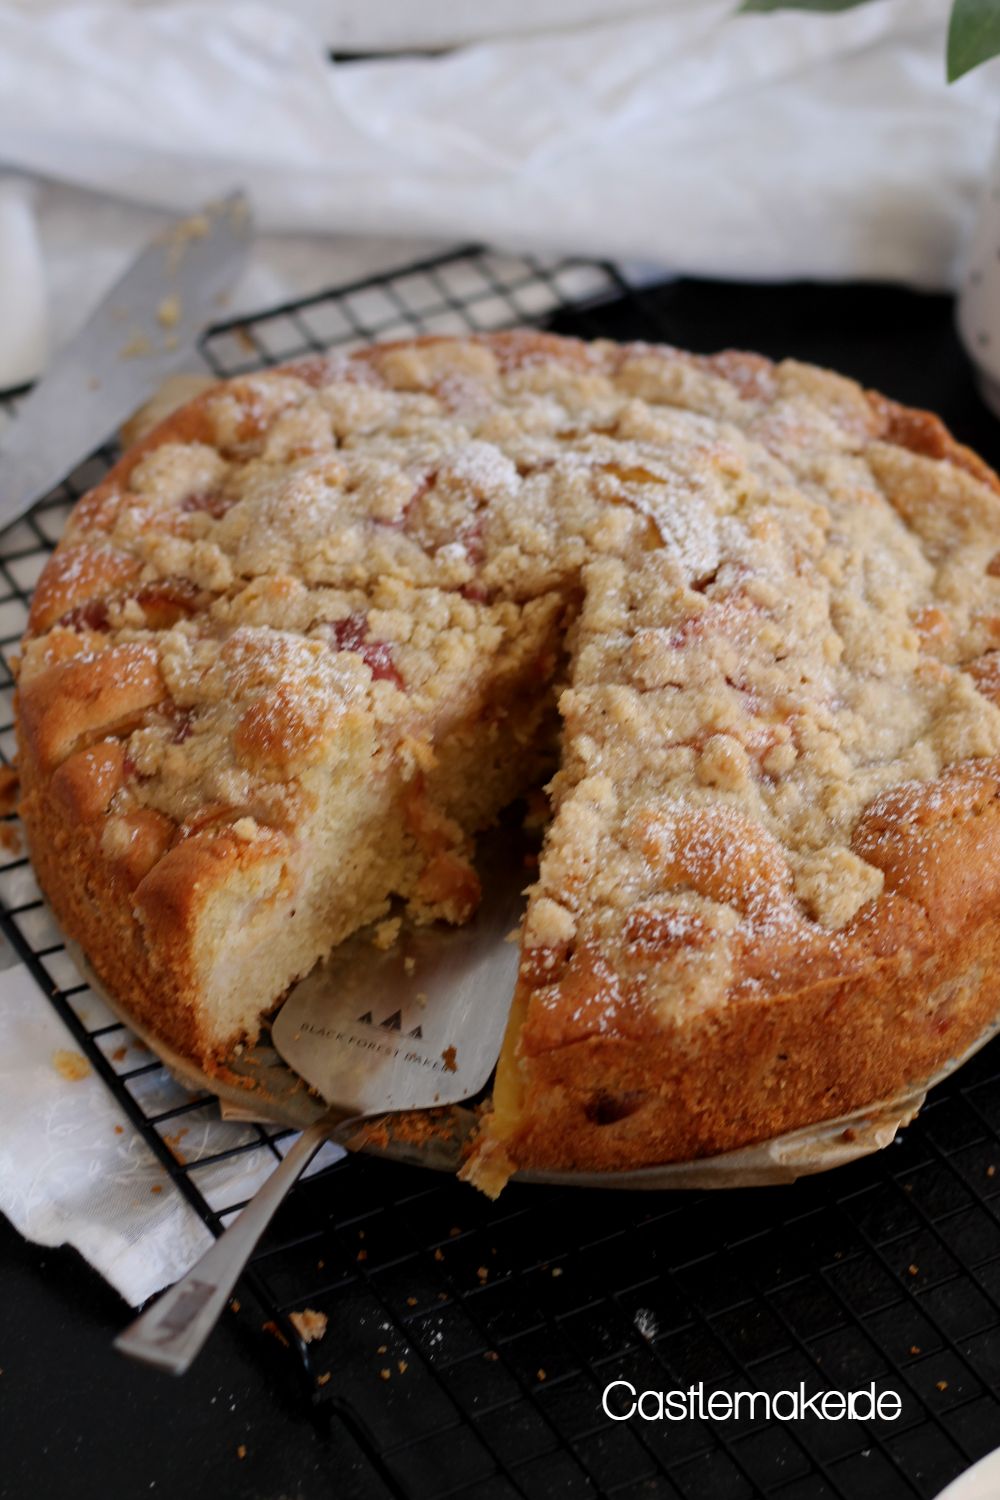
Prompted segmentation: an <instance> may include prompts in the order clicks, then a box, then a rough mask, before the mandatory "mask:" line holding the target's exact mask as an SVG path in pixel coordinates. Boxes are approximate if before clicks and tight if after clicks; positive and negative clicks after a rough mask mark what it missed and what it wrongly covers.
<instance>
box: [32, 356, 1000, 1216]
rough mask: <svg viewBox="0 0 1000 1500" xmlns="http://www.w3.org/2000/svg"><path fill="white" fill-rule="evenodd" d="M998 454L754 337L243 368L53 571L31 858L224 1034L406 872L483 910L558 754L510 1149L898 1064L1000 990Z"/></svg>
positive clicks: (556, 1159) (516, 1063)
mask: <svg viewBox="0 0 1000 1500" xmlns="http://www.w3.org/2000/svg"><path fill="white" fill-rule="evenodd" d="M998 489H1000V485H998V481H997V479H996V477H995V476H994V475H993V474H992V472H991V471H990V470H989V469H987V468H986V466H985V465H984V464H983V463H982V462H981V461H980V460H978V459H977V458H976V457H975V456H974V455H973V454H971V453H970V452H968V450H966V449H963V448H961V447H960V446H959V445H957V444H956V443H955V442H954V441H953V440H952V439H951V438H950V437H949V435H948V433H947V432H946V431H945V429H944V428H943V427H942V426H941V424H940V423H939V422H938V421H937V420H936V419H935V418H933V417H931V416H928V415H926V414H924V413H919V412H912V411H908V410H905V409H903V408H900V407H898V406H896V405H894V404H893V403H891V402H889V401H886V400H885V399H883V398H882V397H879V396H875V395H873V394H871V393H869V392H866V391H864V390H862V389H861V388H860V387H859V386H858V385H856V384H855V383H854V382H852V381H850V380H846V379H843V378H842V377H840V376H838V375H834V374H831V373H829V372H827V371H824V370H819V369H816V368H813V367H812V366H808V365H803V364H798V363H795V362H793V361H785V362H783V363H781V364H772V363H770V362H769V361H767V360H764V359H762V358H759V357H757V356H754V355H746V354H736V353H726V354H722V355H718V356H713V357H697V356H693V355H689V354H685V353H682V352H680V351H678V350H675V349H670V348H663V347H650V346H646V345H630V346H618V345H614V344H611V343H596V344H592V345H586V344H582V343H578V342H576V341H573V340H567V339H559V338H555V337H550V336H547V335H542V334H537V333H531V332H522V333H509V334H500V335H493V336H483V337H477V338H468V339H461V340H418V341H415V342H413V343H408V344H397V345H385V346H380V347H379V346H376V347H373V348H369V349H364V350H361V351H358V352H356V353H354V354H350V355H333V356H330V357H329V358H326V359H316V360H313V361H309V362H307V363H303V364H299V365H295V366H290V367H288V368H286V369H283V370H277V371H273V372H269V373H265V374H260V375H254V376H252V377H248V378H244V379H238V380H233V381H230V382H228V383H226V384H223V385H220V386H216V387H213V388H212V389H211V390H209V391H208V392H206V393H205V394H204V395H202V396H200V397H199V398H198V399H196V400H195V401H193V402H191V403H190V404H188V405H186V406H184V407H183V408H182V409H181V410H179V411H177V412H175V413H174V414H173V415H171V416H169V417H168V418H167V419H166V420H165V421H164V422H163V423H161V424H160V425H159V426H158V427H156V429H155V430H154V431H153V432H152V433H151V434H149V435H148V436H147V437H146V438H144V439H143V440H142V441H141V442H140V443H138V444H137V445H136V446H135V447H133V448H132V449H131V450H130V451H129V452H128V453H127V454H126V455H125V457H124V458H123V459H122V460H121V462H120V463H119V464H118V465H117V466H116V467H115V469H113V470H112V472H111V473H110V474H109V475H108V477H107V478H106V479H105V481H104V482H103V483H102V484H101V485H100V486H99V487H98V488H97V489H95V490H94V491H92V492H91V493H90V494H89V495H86V496H85V497H84V498H83V499H82V500H81V501H80V502H79V504H78V505H77V507H76V509H75V510H74V512H73V514H72V516H71V518H70V521H69V524H68V526H67V531H66V535H65V537H64V539H63V541H62V542H61V544H60V546H59V548H58V549H57V550H56V552H55V554H54V555H53V557H52V559H51V561H50V562H49V564H48V566H47V568H46V569H45V572H44V573H43V575H42V577H41V579H40V581H39V584H38V588H37V591H36V594H35V599H34V603H33V606H32V611H31V617H30V622H29V628H28V632H27V634H26V636H25V640H24V643H23V652H22V657H21V663H20V671H19V686H18V732H19V737H20V764H21V775H22V785H23V802H22V815H23V818H24V822H25V825H26V827H27V831H28V835H29V839H30V844H31V850H32V855H33V858H34V862H35V867H36V869H37V871H38V875H39V878H40V880H41V883H42V885H43V887H44V889H45V891H46V893H47V895H48V897H49V899H50V901H51V903H52V905H53V907H54V909H55V911H56V914H57V916H58V917H59V919H60V920H61V922H62V923H63V924H64V926H65V928H66V930H67V931H68V932H69V933H70V935H71V936H72V937H74V938H75V939H76V940H77V941H78V942H79V943H80V944H81V945H82V946H83V948H84V950H85V951H86V953H87V955H88V957H89V958H90V961H91V962H92V964H93V966H94V968H95V969H96V971H97V973H98V975H99V976H100V978H101V980H102V982H103V983H104V984H105V985H106V986H107V987H108V989H109V990H110V992H111V993H112V994H113V995H115V996H116V997H117V999H118V1000H119V1001H120V1002H122V1003H123V1004H124V1005H125V1006H126V1007H127V1008H128V1009H129V1010H131V1011H132V1013H133V1014H135V1016H136V1017H137V1018H138V1019H139V1020H140V1021H141V1022H142V1023H143V1024H144V1025H145V1026H146V1027H148V1028H150V1029H151V1030H152V1031H154V1032H155V1033H157V1034H159V1035H160V1036H161V1037H162V1038H163V1039H164V1041H165V1042H166V1043H168V1044H169V1045H170V1046H171V1047H173V1048H174V1049H176V1050H177V1051H179V1052H181V1053H182V1054H184V1055H186V1056H188V1057H190V1058H191V1059H193V1060H195V1061H196V1062H198V1063H200V1064H201V1065H202V1066H203V1067H206V1068H208V1069H209V1070H212V1069H216V1070H218V1069H220V1068H224V1066H225V1062H226V1058H227V1056H229V1055H230V1053H231V1050H232V1048H233V1046H234V1045H235V1044H236V1043H238V1042H240V1041H246V1040H250V1039H253V1038H254V1037H255V1036H256V1034H257V1031H258V1028H259V1025H260V1021H261V1017H262V1016H263V1015H265V1014H266V1013H267V1012H268V1011H269V1010H271V1009H272V1008H273V1006H274V1004H275V1003H276V1001H277V1000H278V999H279V997H280V996H281V995H282V994H283V993H284V992H285V990H286V989H287V988H288V986H289V985H290V984H291V983H292V982H293V981H294V980H295V979H296V978H298V977H300V976H301V975H302V974H304V973H306V972H307V971H308V970H309V969H310V968H311V967H312V966H313V964H314V963H315V962H316V961H317V960H319V959H320V958H321V957H322V956H323V955H324V954H326V953H327V952H329V950H330V948H331V947H332V946H333V945H334V944H335V943H337V942H338V941H340V940H341V939H343V938H344V937H346V936H347V935H348V934H349V933H350V932H352V931H354V930H355V929H356V928H357V927H359V926H360V925H362V924H364V923H367V922H370V921H372V920H375V919H377V918H379V917H380V916H382V915H383V914H384V913H385V912H386V911H387V909H388V903H389V901H390V899H391V898H392V897H401V898H402V899H403V900H405V901H406V902H407V903H408V905H409V908H410V910H411V911H412V912H413V913H414V914H415V915H416V917H417V918H418V919H421V920H432V919H436V918H445V919H447V920H449V921H462V920H463V919H464V918H465V917H466V916H468V915H469V914H470V912H471V911H472V910H473V909H474V906H475V903H476V900H477V897H478V890H479V888H478V882H477V878H476V875H475V872H474V870H473V868H472V865H471V863H470V855H471V852H472V838H473V835H474V833H475V831H476V830H477V829H480V828H482V827H484V826H486V825H487V824H488V823H490V822H491V821H492V820H493V819H494V818H495V817H496V815H497V813H498V812H499V811H500V809H501V808H503V807H504V805H505V804H507V803H508V802H509V801H510V800H511V799H512V798H514V797H515V796H516V795H517V794H518V793H520V792H522V791H524V790H525V789H526V788H528V787H531V786H534V785H536V784H537V783H538V782H539V781H540V780H541V779H543V778H545V777H546V776H551V777H552V779H551V780H550V781H549V784H548V790H549V795H550V798H551V806H552V816H551V821H550V823H549V826H548V829H547V833H546V838H545V844H544V848H543V851H542V856H541V863H540V867H539V871H538V878H537V881H536V883H535V884H534V886H533V887H532V888H531V892H530V900H529V906H528V912H527V916H526V920H525V926H524V933H523V939H522V941H523V958H522V965H521V976H520V980H519V985H518V993H517V995H516V997H515V1003H514V1008H513V1012H512V1019H511V1024H510V1029H509V1034H508V1039H507V1042H506V1044H505V1048H504V1052H503V1055H502V1057H501V1062H500V1067H499V1070H498V1076H497V1081H496V1086H495V1089H494V1094H493V1104H492V1108H491V1109H490V1111H489V1112H488V1113H487V1115H486V1116H485V1119H484V1123H483V1127H482V1130H481V1132H480V1135H479V1138H478V1140H477V1143H476V1145H475V1147H474V1151H473V1156H472V1159H471V1162H470V1164H469V1168H468V1172H469V1175H470V1176H472V1177H473V1178H474V1180H477V1181H478V1182H479V1183H480V1184H481V1185H482V1186H484V1187H486V1188H487V1189H488V1190H495V1189H496V1188H497V1187H498V1186H499V1185H500V1184H501V1183H502V1181H503V1180H504V1179H505V1177H506V1176H507V1175H509V1173H510V1172H511V1171H512V1170H515V1169H516V1168H517V1167H522V1166H523V1167H527V1166H530V1167H536V1168H581V1167H586V1168H591V1169H616V1168H625V1167H634V1166H639V1165H643V1164H650V1163H656V1162H663V1161H670V1160H680V1159H686V1158H689V1157H694V1156H698V1155H704V1154H709V1153H714V1152H717V1151H721V1150H725V1149H727V1148H730V1147H734V1146H737V1145H740V1144H743V1143H746V1142H750V1141H754V1140H760V1139H764V1138H767V1137H769V1136H772V1135H774V1134H777V1133H779V1132H781V1131H784V1130H786V1129H789V1128H792V1127H794V1126H796V1125H800V1124H804V1123H807V1122H810V1121H815V1120H819V1119H823V1118H830V1117H834V1116H836V1115H838V1114H841V1113H843V1112H845V1111H847V1110H849V1109H852V1108H855V1107H857V1106H859V1105H863V1104H865V1103H867V1102H870V1101H872V1100H874V1099H877V1098H884V1097H886V1096H888V1095H890V1094H892V1093H893V1092H894V1091H895V1090H896V1089H898V1088H899V1087H900V1086H902V1085H904V1084H906V1083H908V1082H911V1081H913V1080H915V1079H919V1078H921V1077H923V1076H926V1075H927V1074H929V1073H930V1072H931V1071H933V1070H934V1069H935V1068H937V1067H938V1066H939V1065H940V1064H941V1063H942V1062H944V1061H945V1060H946V1059H947V1058H948V1057H949V1056H951V1055H953V1054H955V1053H957V1052H959V1051H961V1050H962V1049H964V1048H965V1047H966V1046H968V1045H969V1044H970V1043H971V1041H972V1040H973V1039H974V1038H975V1037H976V1036H977V1035H978V1034H979V1033H980V1032H981V1031H982V1030H983V1028H984V1027H985V1026H986V1025H987V1023H988V1022H989V1021H990V1020H991V1019H992V1018H993V1017H994V1015H995V1013H996V1011H997V1010H998V1008H1000V987H998V984H997V981H996V980H995V978H994V977H993V976H994V973H995V970H996V961H997V950H998V948H1000V810H998V809H1000V803H998V797H1000V707H998V706H997V703H998V702H1000V652H998V651H997V647H1000V501H998ZM553 772H554V775H553V774H552V773H553Z"/></svg>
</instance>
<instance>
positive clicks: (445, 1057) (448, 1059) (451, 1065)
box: [441, 1047, 458, 1073]
mask: <svg viewBox="0 0 1000 1500" xmlns="http://www.w3.org/2000/svg"><path fill="white" fill-rule="evenodd" d="M441 1061H442V1062H443V1063H444V1070H445V1072H446V1073H457V1072H458V1063H457V1062H456V1061H455V1048H454V1047H446V1048H445V1049H444V1051H443V1052H442V1053H441Z"/></svg>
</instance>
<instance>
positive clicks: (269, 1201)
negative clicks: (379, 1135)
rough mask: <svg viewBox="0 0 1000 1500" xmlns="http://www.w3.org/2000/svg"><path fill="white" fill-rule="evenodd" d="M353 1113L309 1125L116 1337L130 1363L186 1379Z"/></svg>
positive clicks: (330, 1113) (329, 1114) (338, 1113)
mask: <svg viewBox="0 0 1000 1500" xmlns="http://www.w3.org/2000/svg"><path fill="white" fill-rule="evenodd" d="M353 1113H355V1112H353V1111H348V1110H333V1109H330V1110H327V1112H326V1114H324V1115H323V1116H321V1118H320V1119H318V1120H316V1121H314V1123H313V1124H312V1125H309V1126H307V1127H306V1129H305V1130H303V1132H302V1134H301V1135H300V1136H299V1138H298V1140H297V1141H296V1142H295V1145H294V1146H293V1147H292V1149H291V1150H290V1151H289V1153H288V1155H287V1156H286V1157H285V1158H284V1160H283V1161H282V1163H281V1165H280V1166H279V1167H278V1168H277V1169H276V1170H275V1171H274V1172H272V1174H271V1176H270V1177H269V1178H268V1179H267V1181H266V1182H265V1183H264V1184H263V1186H262V1187H260V1188H259V1189H258V1191H257V1192H256V1193H255V1194H254V1196H253V1197H252V1198H251V1200H250V1202H249V1203H248V1204H247V1206H246V1207H245V1208H244V1209H243V1211H242V1213H240V1214H238V1215H237V1217H236V1218H235V1219H234V1220H233V1222H232V1223H231V1224H230V1225H229V1226H228V1228H227V1229H226V1230H224V1232H223V1233H222V1234H221V1235H220V1236H219V1238H218V1239H217V1240H216V1242H215V1244H214V1245H211V1246H210V1247H209V1248H208V1249H207V1250H206V1251H205V1254H204V1255H203V1256H202V1257H201V1259H200V1260H199V1261H198V1262H197V1264H196V1265H194V1266H192V1267H191V1270H190V1271H189V1272H188V1273H187V1275H186V1276H182V1277H181V1279H180V1281H178V1282H176V1283H175V1284H174V1285H173V1286H172V1287H170V1288H168V1290H167V1291H165V1292H164V1293H163V1294H162V1296H160V1297H158V1298H157V1300H156V1301H155V1302H154V1303H153V1305H152V1306H151V1307H148V1308H147V1309H146V1311H145V1312H143V1313H140V1314H139V1316H138V1317H137V1318H136V1319H135V1321H134V1322H133V1323H130V1324H129V1326H128V1327H127V1328H126V1329H124V1331H123V1332H122V1333H120V1334H119V1335H118V1337H117V1338H116V1339H115V1348H116V1349H118V1350H119V1351H120V1352H121V1353H122V1354H127V1355H128V1356H129V1358H130V1359H137V1360H139V1361H141V1362H142V1363H143V1364H147V1365H155V1366H156V1367H157V1368H158V1369H161V1370H169V1371H170V1373H171V1374H172V1375H183V1374H184V1373H185V1371H186V1370H188V1369H189V1368H190V1366H191V1364H192V1362H193V1361H194V1359H195V1357H196V1356H197V1355H198V1354H199V1353H200V1352H201V1350H202V1348H203V1347H204V1345H205V1343H206V1341H207V1339H208V1336H209V1334H210V1333H211V1332H212V1329H213V1328H214V1327H215V1325H216V1323H217V1322H218V1319H219V1315H220V1313H221V1312H222V1309H223V1308H224V1307H225V1305H226V1302H227V1301H228V1299H229V1296H230V1294H231V1292H232V1290H233V1287H234V1286H235V1285H236V1282H237V1279H238V1277H239V1275H240V1272H241V1271H242V1270H243V1268H244V1266H245V1265H246V1263H247V1261H248V1260H249V1259H250V1256H251V1255H252V1254H253V1250H254V1247H255V1245H256V1244H257V1241H258V1240H259V1239H260V1237H261V1235H262V1234H263V1233H264V1230H265V1229H266V1228H267V1226H268V1225H269V1224H270V1222H271V1220H272V1219H273V1218H274V1215H275V1214H276V1213H277V1211H278V1209H279V1207H280V1206H281V1203H282V1202H283V1200H284V1198H285V1196H286V1194H287V1193H288V1191H289V1189H290V1188H291V1187H292V1186H293V1185H294V1183H295V1182H297V1181H298V1179H299V1177H301V1175H302V1173H303V1172H304V1171H305V1169H306V1167H307V1166H308V1165H309V1163H310V1162H311V1161H312V1159H313V1157H314V1156H315V1155H316V1152H317V1151H318V1150H319V1148H320V1146H322V1144H323V1142H324V1141H325V1140H327V1138H328V1137H329V1136H330V1135H331V1134H332V1133H333V1131H334V1130H336V1129H337V1127H338V1126H340V1125H342V1124H344V1123H345V1121H347V1120H348V1119H350V1118H352V1115H353Z"/></svg>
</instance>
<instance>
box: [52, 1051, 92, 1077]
mask: <svg viewBox="0 0 1000 1500" xmlns="http://www.w3.org/2000/svg"><path fill="white" fill-rule="evenodd" d="M52 1066H53V1067H54V1068H55V1070H56V1072H57V1073H58V1074H59V1075H60V1077H62V1078H65V1079H66V1080H67V1082H68V1083H79V1082H80V1079H81V1078H86V1076H87V1074H88V1073H89V1072H90V1063H89V1062H88V1061H87V1059H86V1058H85V1057H83V1056H82V1055H81V1054H80V1053H79V1052H71V1051H69V1050H67V1049H66V1048H63V1047H60V1048H59V1050H58V1051H57V1052H53V1054H52Z"/></svg>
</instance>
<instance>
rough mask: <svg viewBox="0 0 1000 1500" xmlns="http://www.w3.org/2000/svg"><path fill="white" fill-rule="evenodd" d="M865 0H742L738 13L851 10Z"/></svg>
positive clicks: (865, 0) (862, 3)
mask: <svg viewBox="0 0 1000 1500" xmlns="http://www.w3.org/2000/svg"><path fill="white" fill-rule="evenodd" d="M866 3H867V0H743V4H742V5H741V6H740V12H744V13H749V12H750V11H764V10H853V9H854V7H855V6H856V5H864V4H866Z"/></svg>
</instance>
